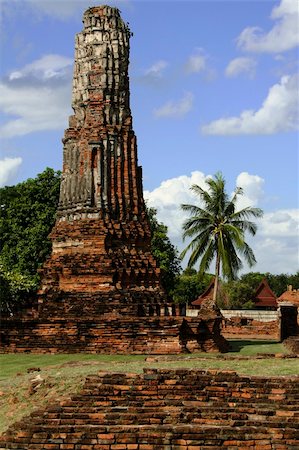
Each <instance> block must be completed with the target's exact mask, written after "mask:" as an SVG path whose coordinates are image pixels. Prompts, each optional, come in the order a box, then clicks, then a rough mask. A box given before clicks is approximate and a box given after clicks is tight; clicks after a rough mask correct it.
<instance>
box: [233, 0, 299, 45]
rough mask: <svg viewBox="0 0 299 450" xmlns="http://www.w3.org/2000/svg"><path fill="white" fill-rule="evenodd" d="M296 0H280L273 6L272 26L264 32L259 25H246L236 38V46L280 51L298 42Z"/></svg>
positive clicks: (298, 30)
mask: <svg viewBox="0 0 299 450" xmlns="http://www.w3.org/2000/svg"><path fill="white" fill-rule="evenodd" d="M298 13H299V8H298V2H297V0H281V2H280V4H279V5H278V6H276V7H275V8H273V10H272V12H271V19H272V20H273V21H275V23H274V25H273V28H272V29H271V30H270V31H268V32H265V31H263V30H262V29H261V28H259V27H256V26H255V27H247V28H245V29H244V30H243V31H242V33H241V34H240V35H239V37H238V38H237V44H238V47H239V48H241V49H242V50H245V51H249V52H257V53H261V52H267V53H280V52H284V51H287V50H290V49H292V48H295V47H296V46H297V45H298V44H299V24H298V18H299V17H298Z"/></svg>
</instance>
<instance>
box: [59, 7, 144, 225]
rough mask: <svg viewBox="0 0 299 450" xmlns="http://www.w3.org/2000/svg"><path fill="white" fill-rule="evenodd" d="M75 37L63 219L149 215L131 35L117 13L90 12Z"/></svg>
mask: <svg viewBox="0 0 299 450" xmlns="http://www.w3.org/2000/svg"><path fill="white" fill-rule="evenodd" d="M83 24H84V29H83V31H82V32H81V33H79V34H78V35H77V36H76V49H75V65H74V78H73V95H72V107H73V110H74V115H73V116H71V117H70V121H69V128H68V129H67V130H66V131H65V136H64V139H63V143H64V152H63V161H64V163H63V176H62V183H61V193H60V202H59V212H58V216H59V217H61V218H65V217H68V216H70V215H72V216H75V217H74V218H76V216H78V214H80V218H82V217H86V216H87V215H88V217H107V216H110V217H112V218H115V219H121V220H123V219H126V218H127V219H128V218H131V217H135V218H137V217H138V216H140V215H142V214H143V213H144V201H143V196H142V174H141V168H140V167H138V164H137V149H136V137H135V134H134V132H133V130H132V116H131V110H130V102H129V98H130V93H129V76H128V65H129V39H130V35H131V33H130V30H129V28H128V26H127V25H126V24H125V23H124V22H123V20H122V19H121V17H120V14H119V11H118V9H116V8H112V7H109V6H100V7H93V8H90V9H88V10H87V11H86V12H85V14H84V17H83Z"/></svg>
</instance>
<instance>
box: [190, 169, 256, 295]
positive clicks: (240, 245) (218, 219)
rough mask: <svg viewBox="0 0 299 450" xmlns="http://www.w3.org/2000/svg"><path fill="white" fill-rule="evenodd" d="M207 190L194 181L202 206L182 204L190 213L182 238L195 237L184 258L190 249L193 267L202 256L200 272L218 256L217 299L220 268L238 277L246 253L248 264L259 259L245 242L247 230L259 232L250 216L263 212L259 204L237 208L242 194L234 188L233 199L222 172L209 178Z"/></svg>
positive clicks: (215, 293)
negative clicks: (253, 206)
mask: <svg viewBox="0 0 299 450" xmlns="http://www.w3.org/2000/svg"><path fill="white" fill-rule="evenodd" d="M206 183H207V185H208V190H204V189H202V188H201V187H200V186H198V185H196V184H194V185H192V187H191V190H192V191H193V192H194V193H195V194H197V195H198V197H199V200H200V202H201V205H202V206H197V205H186V204H184V205H181V208H182V209H183V210H184V211H187V212H188V213H189V214H190V215H191V217H190V218H189V219H187V220H186V221H185V222H184V224H183V230H184V232H183V238H184V239H186V238H189V237H191V238H193V239H192V240H191V242H190V243H189V244H188V245H187V247H186V248H185V250H184V251H183V252H182V254H181V257H182V258H183V257H184V256H185V255H186V254H187V253H188V252H189V250H191V255H190V257H189V261H188V266H189V267H193V266H194V265H195V264H196V263H197V261H198V260H199V259H200V258H201V261H200V265H199V273H200V274H203V273H204V272H205V271H206V270H207V269H208V268H209V267H210V265H211V263H212V261H213V259H214V258H215V259H216V267H215V289H214V302H215V303H216V298H217V292H218V284H219V275H220V270H222V274H223V276H224V277H225V278H227V279H235V278H236V277H237V273H238V271H239V270H240V269H241V268H242V261H241V259H240V257H239V255H240V256H243V257H244V258H245V260H246V262H247V263H248V265H249V266H252V265H253V264H254V263H255V262H256V260H255V257H254V254H253V251H252V249H251V248H250V247H249V245H248V244H247V243H246V242H245V232H249V233H250V234H252V235H255V233H256V229H257V227H256V224H255V223H253V222H252V221H251V220H249V219H250V218H252V217H254V218H258V217H261V216H262V210H261V209H259V208H252V207H246V208H243V209H241V210H240V211H236V202H237V200H238V197H239V196H240V195H242V194H243V190H242V188H240V187H237V188H236V189H235V192H234V195H233V197H232V199H231V200H230V199H229V196H228V194H227V193H226V191H225V179H224V178H223V176H222V174H221V173H216V175H215V177H214V178H209V179H208V180H207V181H206Z"/></svg>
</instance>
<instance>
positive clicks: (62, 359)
mask: <svg viewBox="0 0 299 450" xmlns="http://www.w3.org/2000/svg"><path fill="white" fill-rule="evenodd" d="M230 345H231V351H230V352H229V353H225V354H224V355H223V356H224V357H225V356H236V355H241V356H254V355H257V354H260V353H287V350H286V349H285V347H284V346H283V344H281V343H278V342H276V341H255V340H254V341H253V340H246V341H241V340H231V341H230ZM219 356H220V357H221V355H219V354H217V353H194V354H192V355H177V356H176V357H175V358H176V359H177V360H178V361H181V360H182V359H185V358H187V360H189V359H190V358H191V359H194V358H198V357H203V358H209V359H215V358H219ZM145 358H146V356H145V355H99V354H83V353H74V354H59V355H57V354H56V355H55V354H40V355H38V354H31V353H14V354H5V355H0V369H1V370H0V380H3V379H6V378H8V377H11V376H14V375H16V374H17V373H19V374H22V373H25V372H26V371H27V369H29V368H31V367H39V368H41V369H42V368H44V367H49V366H57V365H61V364H64V363H68V362H70V361H74V362H75V361H78V362H84V363H87V362H93V363H96V362H97V363H98V364H99V365H100V366H101V367H104V369H103V370H114V369H115V370H120V369H123V368H124V367H126V366H127V367H128V368H130V367H131V368H132V369H134V368H135V366H136V367H139V366H140V364H142V363H143V362H145ZM105 367H106V368H107V369H105ZM117 368H118V369H117Z"/></svg>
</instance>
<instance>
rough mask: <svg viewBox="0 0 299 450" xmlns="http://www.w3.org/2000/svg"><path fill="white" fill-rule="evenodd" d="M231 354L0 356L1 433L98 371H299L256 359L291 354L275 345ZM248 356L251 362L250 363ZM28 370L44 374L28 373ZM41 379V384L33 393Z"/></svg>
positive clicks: (235, 345) (251, 345)
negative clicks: (263, 356) (37, 369)
mask: <svg viewBox="0 0 299 450" xmlns="http://www.w3.org/2000/svg"><path fill="white" fill-rule="evenodd" d="M230 343H231V352H229V353H226V354H224V355H220V354H217V353H197V354H194V353H193V354H181V355H169V356H163V357H159V356H157V357H155V356H151V357H149V358H148V359H147V356H146V355H95V354H60V355H51V354H48V355H47V354H43V355H37V354H7V355H0V368H1V370H0V432H1V431H3V430H5V429H6V428H7V427H8V426H9V425H10V424H12V423H13V422H16V421H18V420H20V419H21V418H22V417H23V416H26V415H28V414H30V412H32V411H33V410H36V409H39V408H44V407H46V406H48V405H51V404H53V403H56V402H58V401H60V400H62V399H65V398H67V397H69V396H70V395H72V394H75V393H76V392H78V391H79V390H80V389H81V387H82V386H83V384H84V380H85V378H86V376H88V375H89V374H92V373H97V372H99V371H113V372H134V373H141V372H142V370H143V368H144V367H148V368H154V367H156V368H167V369H176V368H188V369H204V370H206V369H217V370H234V371H236V372H238V373H239V374H242V375H243V374H244V375H259V376H267V377H268V376H288V375H297V374H298V372H299V359H297V358H294V359H285V358H263V359H262V360H261V359H260V357H257V355H258V354H262V353H271V354H274V353H275V354H277V353H280V354H283V353H287V351H286V349H285V348H284V347H283V345H282V344H280V343H277V342H271V341H240V340H234V341H230ZM246 356H247V358H246ZM29 368H39V369H40V372H33V373H28V372H27V369H29ZM37 374H40V376H41V378H42V384H41V386H40V388H39V389H37V391H36V392H32V389H31V384H32V382H31V380H32V378H34V377H35V376H36V375H37Z"/></svg>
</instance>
